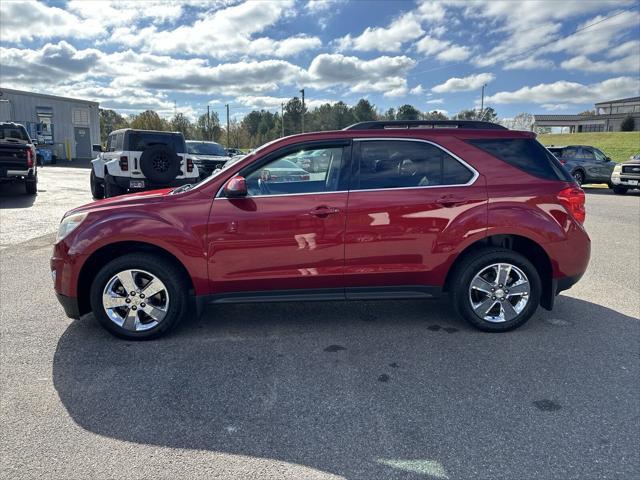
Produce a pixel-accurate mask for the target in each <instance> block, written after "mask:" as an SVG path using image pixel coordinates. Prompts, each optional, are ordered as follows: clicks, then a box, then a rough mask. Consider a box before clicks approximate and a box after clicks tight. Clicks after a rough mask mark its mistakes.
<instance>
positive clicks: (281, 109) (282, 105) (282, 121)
mask: <svg viewBox="0 0 640 480" xmlns="http://www.w3.org/2000/svg"><path fill="white" fill-rule="evenodd" d="M280 124H281V125H282V136H283V137H284V102H282V103H281V104H280Z"/></svg>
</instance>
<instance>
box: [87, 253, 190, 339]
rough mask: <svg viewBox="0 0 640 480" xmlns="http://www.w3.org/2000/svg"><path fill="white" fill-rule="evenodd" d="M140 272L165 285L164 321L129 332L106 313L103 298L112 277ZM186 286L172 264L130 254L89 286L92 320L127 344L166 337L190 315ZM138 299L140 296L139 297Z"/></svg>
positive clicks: (114, 262)
mask: <svg viewBox="0 0 640 480" xmlns="http://www.w3.org/2000/svg"><path fill="white" fill-rule="evenodd" d="M130 269H139V270H144V271H146V272H149V273H151V274H153V275H154V276H156V277H157V278H158V279H160V281H162V283H164V285H165V287H166V289H167V292H168V296H169V299H170V301H169V303H168V307H167V312H166V315H165V317H164V318H163V319H162V321H161V322H159V323H158V325H156V326H155V327H153V328H151V329H149V330H144V331H135V332H134V331H131V330H126V329H125V328H123V327H121V326H119V325H117V324H116V323H115V322H114V321H112V320H111V319H110V318H109V316H108V315H107V313H106V312H105V310H104V308H103V304H102V294H103V291H104V289H105V288H106V286H107V283H108V282H109V281H110V280H111V278H113V276H114V275H116V274H118V273H119V272H122V271H124V270H130ZM188 291H189V285H188V280H187V279H186V278H185V276H184V274H183V272H182V271H181V270H180V268H179V267H178V266H176V265H175V264H174V263H172V262H170V261H168V260H166V259H164V258H162V257H160V256H158V255H153V254H148V253H132V254H128V255H123V256H122V257H119V258H116V259H114V260H112V261H111V262H109V263H107V264H106V265H105V266H104V267H102V268H101V269H100V271H99V272H98V274H97V275H96V276H95V278H94V280H93V283H92V284H91V291H90V302H91V309H92V311H93V315H94V317H95V318H96V319H97V320H98V322H100V324H101V325H102V326H103V327H104V328H105V329H106V330H108V331H109V332H110V333H112V334H113V335H115V336H117V337H120V338H125V339H128V340H150V339H153V338H157V337H159V336H161V335H164V334H166V333H167V332H168V331H169V330H171V329H173V328H175V326H176V325H177V324H178V323H179V322H180V321H181V320H182V318H183V317H184V316H185V314H186V313H187V312H188V311H189V295H188V293H187V292H188ZM138 295H139V293H138Z"/></svg>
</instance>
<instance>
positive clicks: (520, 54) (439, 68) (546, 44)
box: [412, 9, 631, 74]
mask: <svg viewBox="0 0 640 480" xmlns="http://www.w3.org/2000/svg"><path fill="white" fill-rule="evenodd" d="M629 12H631V10H630V9H626V10H621V11H619V12H618V13H615V14H613V15H610V16H608V17H605V18H603V19H601V20H598V21H597V22H593V23H591V24H589V25H585V26H584V27H582V28H579V29H577V30H575V31H574V32H571V33H570V34H569V35H565V36H563V37H560V38H557V39H555V40H551V41H550V42H547V43H543V44H542V45H537V46H535V47H532V48H530V49H528V50H525V51H524V52H520V53H517V54H515V55H513V56H511V57H507V58H503V59H502V60H500V62H502V63H506V62H509V61H511V60H514V59H516V58H518V57H521V56H523V55H526V54H528V53H531V52H533V51H535V50H539V49H541V48H544V47H548V46H549V45H552V44H554V43H557V42H559V41H560V40H565V39H567V38H569V37H571V36H573V35H575V34H576V33H579V32H582V31H584V30H587V29H588V28H591V27H595V26H596V25H599V24H601V23H603V22H606V21H607V20H611V19H612V18H615V17H618V16H620V15H622V14H623V13H629ZM536 28H540V27H536ZM536 28H533V29H530V30H528V31H531V30H535V29H536ZM462 63H464V62H456V63H451V64H449V65H442V66H440V67H434V68H430V69H428V70H420V71H417V72H412V73H414V74H415V73H427V72H433V71H436V70H443V69H446V68H451V67H455V66H456V65H460V64H462ZM496 63H497V62H496Z"/></svg>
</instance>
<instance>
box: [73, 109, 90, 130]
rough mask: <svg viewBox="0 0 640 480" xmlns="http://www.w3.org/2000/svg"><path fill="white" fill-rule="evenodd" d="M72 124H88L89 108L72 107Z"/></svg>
mask: <svg viewBox="0 0 640 480" xmlns="http://www.w3.org/2000/svg"><path fill="white" fill-rule="evenodd" d="M72 122H73V124H74V125H82V126H84V127H88V126H89V110H88V109H87V108H74V109H73V119H72Z"/></svg>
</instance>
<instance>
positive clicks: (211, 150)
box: [187, 142, 227, 157]
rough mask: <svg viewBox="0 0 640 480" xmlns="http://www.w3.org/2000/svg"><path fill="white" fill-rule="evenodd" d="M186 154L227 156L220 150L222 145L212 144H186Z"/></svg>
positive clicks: (222, 149)
mask: <svg viewBox="0 0 640 480" xmlns="http://www.w3.org/2000/svg"><path fill="white" fill-rule="evenodd" d="M187 152H188V153H191V154H193V155H214V156H219V157H226V156H227V152H226V151H225V150H224V148H222V145H220V144H219V143H214V142H207V143H205V142H187Z"/></svg>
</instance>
